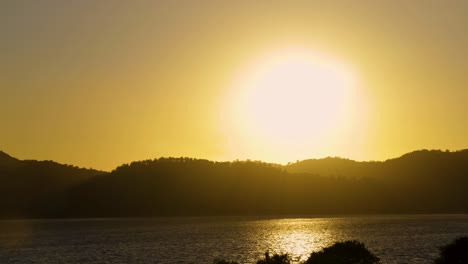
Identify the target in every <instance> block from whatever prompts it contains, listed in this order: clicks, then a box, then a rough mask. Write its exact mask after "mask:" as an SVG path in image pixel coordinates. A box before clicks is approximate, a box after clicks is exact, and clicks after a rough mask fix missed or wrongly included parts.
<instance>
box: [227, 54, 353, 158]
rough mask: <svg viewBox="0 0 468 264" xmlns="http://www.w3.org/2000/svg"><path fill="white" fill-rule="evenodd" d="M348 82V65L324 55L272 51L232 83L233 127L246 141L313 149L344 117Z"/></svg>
mask: <svg viewBox="0 0 468 264" xmlns="http://www.w3.org/2000/svg"><path fill="white" fill-rule="evenodd" d="M354 85H355V78H354V76H353V74H352V73H351V71H350V69H348V68H346V67H345V66H344V65H342V64H340V63H338V62H337V61H335V60H333V59H331V58H328V57H326V56H323V55H320V54H316V53H313V52H310V51H308V50H283V51H281V52H277V53H273V54H271V55H269V56H266V57H263V58H261V59H260V60H258V61H257V62H256V63H253V64H252V65H251V66H250V67H248V70H247V71H246V72H244V73H243V74H241V77H240V79H238V80H237V81H236V83H235V87H237V88H235V90H236V93H237V97H234V99H233V97H231V98H230V99H231V100H234V101H235V102H234V107H233V112H234V115H235V116H236V118H235V119H236V120H237V121H236V122H235V123H236V126H237V128H236V129H237V130H238V132H239V133H240V134H242V135H243V137H244V139H245V140H247V141H248V142H250V144H251V145H252V144H256V145H259V144H262V143H263V144H264V145H265V146H272V147H273V148H274V149H275V150H276V151H277V152H283V153H286V152H300V151H301V150H305V149H306V148H310V150H311V151H312V150H315V151H316V150H317V148H319V147H320V146H321V145H323V144H330V143H331V142H330V141H331V140H333V136H336V134H337V131H338V130H340V129H343V128H344V126H343V125H344V124H347V123H349V122H348V121H349V119H350V118H351V114H352V113H351V111H350V105H351V104H353V102H352V96H351V94H352V92H353V87H354ZM231 131H232V130H231ZM253 141H256V142H255V143H253ZM254 152H255V150H254ZM251 154H252V155H253V156H255V154H256V153H251ZM276 155H277V153H276Z"/></svg>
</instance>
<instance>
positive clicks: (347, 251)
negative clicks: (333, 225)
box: [306, 240, 380, 264]
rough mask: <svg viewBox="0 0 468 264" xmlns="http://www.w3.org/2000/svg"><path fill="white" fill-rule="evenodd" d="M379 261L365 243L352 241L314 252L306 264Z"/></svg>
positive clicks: (354, 263) (348, 263)
mask: <svg viewBox="0 0 468 264" xmlns="http://www.w3.org/2000/svg"><path fill="white" fill-rule="evenodd" d="M379 261H380V259H379V258H378V257H376V256H375V255H374V254H373V253H372V252H370V251H369V250H368V249H367V248H366V247H365V246H364V244H363V243H361V242H359V241H356V240H351V241H344V242H337V243H335V244H333V245H332V246H330V247H326V248H324V249H322V250H321V251H319V252H313V253H312V254H311V255H310V257H309V259H307V261H306V264H374V263H379Z"/></svg>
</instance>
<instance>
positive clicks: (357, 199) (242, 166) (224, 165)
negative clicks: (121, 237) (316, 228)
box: [0, 150, 468, 217]
mask: <svg viewBox="0 0 468 264" xmlns="http://www.w3.org/2000/svg"><path fill="white" fill-rule="evenodd" d="M0 180H1V187H0V188H1V193H0V195H1V197H0V198H1V203H0V216H1V217H109V216H173V215H266V214H275V215H282V214H302V215H304V214H361V213H464V212H467V211H468V193H467V192H466V186H468V150H463V151H457V152H442V151H427V150H423V151H415V152H412V153H409V154H406V155H403V156H402V157H399V158H396V159H391V160H387V161H384V162H355V161H351V160H345V159H339V158H326V159H320V160H306V161H301V162H298V163H293V164H289V165H287V166H278V165H277V164H269V163H263V162H252V161H236V162H212V161H208V160H199V159H191V158H160V159H155V160H146V161H138V162H133V163H131V164H125V165H122V166H120V167H118V168H116V169H115V170H114V171H112V172H110V173H104V172H99V171H95V170H86V169H79V168H76V167H73V166H69V165H61V164H57V163H54V162H50V161H42V162H39V161H19V160H17V159H14V158H12V157H10V156H8V155H6V154H4V153H1V154H0Z"/></svg>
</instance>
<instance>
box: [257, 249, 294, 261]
mask: <svg viewBox="0 0 468 264" xmlns="http://www.w3.org/2000/svg"><path fill="white" fill-rule="evenodd" d="M290 263H291V258H290V257H289V255H288V254H281V255H278V254H274V255H273V256H272V257H270V253H268V251H267V252H265V259H261V260H259V261H257V264H290Z"/></svg>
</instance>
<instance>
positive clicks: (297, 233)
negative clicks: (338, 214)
mask: <svg viewBox="0 0 468 264" xmlns="http://www.w3.org/2000/svg"><path fill="white" fill-rule="evenodd" d="M336 220H337V219H335V220H334V221H329V219H326V218H314V219H310V218H290V219H281V220H278V219H276V220H264V221H259V222H258V224H259V225H263V226H271V227H270V228H267V229H268V230H272V229H273V231H271V232H269V233H268V234H264V235H265V236H263V239H264V241H262V242H260V243H259V244H261V245H263V246H265V244H264V242H265V241H267V245H268V248H267V249H266V248H259V247H258V250H259V252H265V251H266V250H268V251H269V252H270V253H273V254H274V253H288V254H289V255H290V256H291V258H292V261H293V263H299V262H302V261H305V260H307V258H308V257H309V256H310V254H311V253H312V252H314V251H319V250H321V249H322V248H324V247H326V246H329V245H331V244H332V243H333V241H335V236H336V232H335V230H334V225H335V224H336V223H337V222H336ZM258 246H260V245H258Z"/></svg>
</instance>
